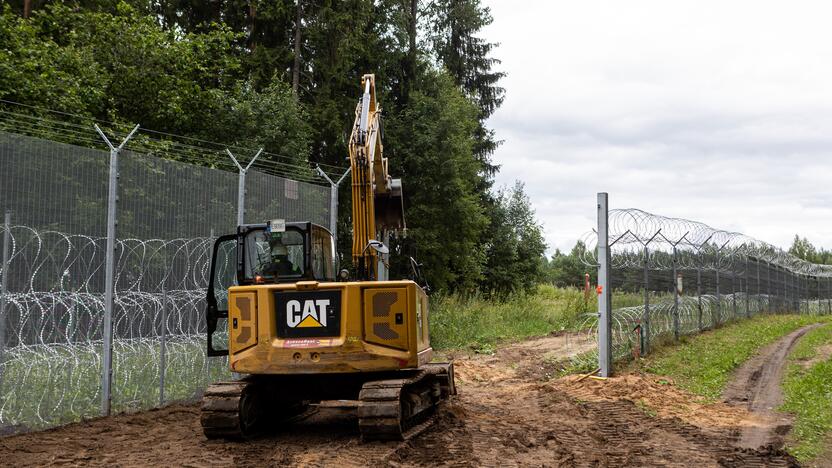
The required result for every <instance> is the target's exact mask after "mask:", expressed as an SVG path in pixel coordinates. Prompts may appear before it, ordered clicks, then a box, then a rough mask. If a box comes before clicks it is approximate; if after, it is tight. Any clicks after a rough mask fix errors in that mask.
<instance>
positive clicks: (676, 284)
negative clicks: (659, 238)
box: [673, 245, 679, 341]
mask: <svg viewBox="0 0 832 468" xmlns="http://www.w3.org/2000/svg"><path fill="white" fill-rule="evenodd" d="M677 255H678V252H677V250H676V246H675V245H674V246H673V338H674V339H675V340H676V341H679V278H678V276H677V275H678V274H679V273H678V267H677V266H678V265H677V264H678V262H679V259H678V258H677Z"/></svg>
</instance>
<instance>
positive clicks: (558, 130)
mask: <svg viewBox="0 0 832 468" xmlns="http://www.w3.org/2000/svg"><path fill="white" fill-rule="evenodd" d="M483 1H484V3H485V4H486V5H488V6H490V7H491V10H492V15H493V16H494V23H493V24H492V25H491V26H490V27H488V28H487V29H486V31H485V36H486V38H487V39H488V40H490V41H493V42H499V43H500V44H501V45H500V47H499V48H497V50H496V51H495V53H494V55H495V57H497V58H499V59H500V60H502V64H501V65H500V66H499V69H501V70H503V71H505V72H506V73H508V76H507V77H506V78H505V79H504V80H503V81H502V85H503V87H505V88H506V100H505V102H504V104H503V106H502V107H501V108H500V109H499V110H498V111H497V113H496V114H495V115H494V116H493V117H492V118H491V120H490V126H491V127H492V128H493V129H495V130H496V132H497V137H498V138H500V139H502V140H505V142H504V143H503V145H502V146H501V147H500V148H499V149H498V150H497V152H496V154H495V156H494V160H495V162H496V163H498V164H500V165H502V168H501V171H500V174H499V176H498V177H497V183H498V184H505V185H511V184H512V183H513V182H514V180H516V179H519V180H522V181H524V182H525V183H526V190H527V192H528V194H529V196H530V197H531V200H532V203H533V205H534V208H535V210H536V211H537V214H538V217H539V219H540V220H541V221H542V222H543V224H544V228H545V231H546V239H547V241H548V243H549V247H550V252H551V251H553V250H554V248H555V247H557V248H560V249H562V250H566V249H570V248H571V247H572V245H573V244H574V243H575V240H576V239H577V238H579V237H580V236H581V235H582V234H583V233H585V232H586V231H588V230H589V229H591V228H592V227H593V226H594V225H595V222H596V221H595V194H596V193H597V192H599V191H606V192H609V194H610V205H611V207H612V208H627V207H636V208H641V209H644V210H646V211H650V212H654V213H658V214H663V215H667V216H677V217H686V218H690V219H694V220H697V221H701V222H704V223H707V224H710V225H711V226H713V227H716V228H721V229H728V230H735V231H739V232H743V233H745V234H748V235H750V236H753V237H756V238H759V239H761V240H764V241H767V242H770V243H772V244H775V245H779V246H782V247H784V248H785V247H788V246H789V245H790V244H791V239H792V238H793V236H794V235H795V234H796V233H800V234H801V236H806V237H808V238H809V240H810V241H812V242H813V243H814V244H815V245H821V246H826V247H827V248H829V247H832V25H831V24H830V21H832V3H829V2H823V1H817V2H808V1H801V2H786V1H780V2H769V1H759V0H758V1H748V2H746V1H730V2H725V1H720V2H716V1H712V2H711V1H701V0H700V1H626V2H624V1H612V0H611V1H605V2H598V1H586V0H584V1H580V2H576V1H552V0H549V1H543V0H539V1H529V0H522V1H518V0H512V1H510V0H483Z"/></svg>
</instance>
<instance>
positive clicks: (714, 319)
mask: <svg viewBox="0 0 832 468" xmlns="http://www.w3.org/2000/svg"><path fill="white" fill-rule="evenodd" d="M714 263H715V265H714V266H715V270H716V310H715V311H714V312H712V313H711V328H716V327H717V325H719V320H720V319H721V316H722V294H720V291H719V249H718V250H717V251H716V261H715V262H714Z"/></svg>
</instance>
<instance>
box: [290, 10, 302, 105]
mask: <svg viewBox="0 0 832 468" xmlns="http://www.w3.org/2000/svg"><path fill="white" fill-rule="evenodd" d="M302 1H303V0H297V2H298V4H297V8H296V11H295V49H294V52H295V60H294V63H293V64H292V94H294V95H295V96H297V95H298V84H299V83H300V21H301V13H302V5H301V2H302Z"/></svg>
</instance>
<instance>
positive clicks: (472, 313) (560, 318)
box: [430, 285, 596, 353]
mask: <svg viewBox="0 0 832 468" xmlns="http://www.w3.org/2000/svg"><path fill="white" fill-rule="evenodd" d="M595 306H596V304H595V301H594V297H591V298H590V301H589V302H588V303H585V302H584V294H583V292H582V291H580V290H578V289H568V288H556V287H554V286H551V285H540V286H539V287H538V288H537V290H536V291H535V292H534V293H532V294H517V295H514V296H511V297H509V298H507V299H505V300H500V301H497V300H490V299H486V298H484V297H482V296H478V295H475V296H471V297H463V296H459V295H449V296H434V297H433V298H431V309H430V310H431V312H430V313H431V316H430V324H431V344H432V345H433V347H434V348H435V349H437V350H451V349H469V350H473V351H476V352H481V353H490V352H493V351H494V349H495V348H496V346H497V345H498V344H500V343H501V342H506V341H516V340H520V339H523V338H528V337H532V336H542V335H547V334H549V333H551V332H553V331H560V330H575V329H579V328H581V327H582V326H583V324H584V322H585V321H586V318H587V317H586V316H587V314H588V313H591V312H593V311H594V310H595Z"/></svg>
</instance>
